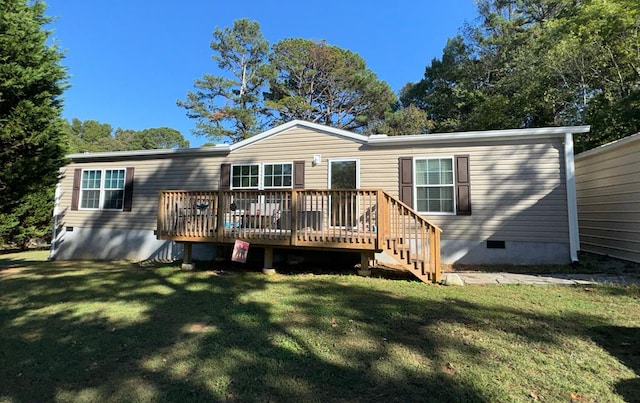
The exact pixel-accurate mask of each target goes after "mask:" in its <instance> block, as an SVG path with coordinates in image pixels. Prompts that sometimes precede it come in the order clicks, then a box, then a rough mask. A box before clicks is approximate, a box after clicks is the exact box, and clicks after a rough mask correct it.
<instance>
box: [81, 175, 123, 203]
mask: <svg viewBox="0 0 640 403" xmlns="http://www.w3.org/2000/svg"><path fill="white" fill-rule="evenodd" d="M91 171H100V188H99V189H84V188H83V187H82V179H83V178H84V173H85V172H91ZM106 171H123V172H124V183H123V186H122V208H119V209H115V208H105V207H104V202H105V193H106V191H107V190H120V189H106V188H105V180H106V177H107V175H106ZM87 190H98V191H99V199H98V207H82V196H83V195H84V192H85V191H87ZM126 192H127V168H120V167H113V168H111V167H108V168H86V169H83V170H82V172H81V173H80V194H79V195H78V198H79V199H78V210H106V211H124V201H125V199H126V195H125V193H126Z"/></svg>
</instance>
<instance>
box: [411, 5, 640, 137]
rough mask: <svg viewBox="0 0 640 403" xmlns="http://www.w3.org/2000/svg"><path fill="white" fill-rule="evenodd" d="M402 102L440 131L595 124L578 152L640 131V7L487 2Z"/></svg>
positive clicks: (433, 62)
mask: <svg viewBox="0 0 640 403" xmlns="http://www.w3.org/2000/svg"><path fill="white" fill-rule="evenodd" d="M478 14H479V23H478V24H477V25H475V26H467V27H466V28H465V30H464V31H463V34H462V35H460V36H458V37H456V38H454V39H452V40H450V41H449V43H448V44H447V46H446V47H445V48H444V51H443V55H442V58H441V59H434V60H433V61H432V62H431V64H430V65H428V66H427V68H426V69H425V76H424V78H423V79H422V80H421V81H419V82H417V83H413V84H409V85H408V86H407V87H406V91H404V93H403V94H401V102H402V104H403V105H405V106H407V105H410V104H413V105H416V106H418V107H420V108H423V109H424V110H426V111H427V113H428V115H429V117H430V118H431V119H432V120H433V121H434V131H454V130H469V129H499V128H514V127H537V126H548V125H574V124H591V125H592V131H591V134H590V135H589V136H588V137H582V138H579V141H578V147H579V148H582V149H584V148H589V147H593V146H595V145H598V144H601V143H603V142H607V141H610V140H613V139H616V138H619V137H621V136H624V135H628V134H632V133H635V132H637V131H640V118H639V117H638V116H640V109H639V106H640V103H639V98H640V94H639V93H638V91H640V69H639V66H640V3H638V2H637V1H636V0H608V1H604V0H582V1H574V0H481V1H479V2H478Z"/></svg>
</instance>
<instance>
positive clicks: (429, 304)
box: [0, 252, 640, 402]
mask: <svg viewBox="0 0 640 403" xmlns="http://www.w3.org/2000/svg"><path fill="white" fill-rule="evenodd" d="M44 257H46V252H30V253H24V254H13V255H11V254H5V255H0V301H2V302H1V305H0V324H1V332H0V401H7V402H24V401H179V402H184V401H199V400H209V401H325V402H326V401H379V402H387V401H402V402H406V401H427V400H428V401H443V402H450V401H487V402H496V401H498V402H499V401H504V402H513V401H536V400H540V401H571V400H575V401H607V402H609V401H624V400H627V401H631V400H634V399H638V398H639V397H640V379H639V378H638V375H637V374H638V373H640V348H639V344H638V343H639V340H640V304H639V302H640V301H639V299H640V289H638V288H637V287H622V286H620V287H613V286H607V287H599V286H592V287H587V288H585V287H550V286H497V285H496V286H467V287H444V286H438V285H430V284H423V283H419V282H411V281H401V280H395V281H391V280H384V279H374V278H360V277H355V276H346V275H345V276H340V275H298V276H296V275H286V276H284V275H276V276H264V275H262V274H258V273H237V272H232V271H217V272H214V271H199V272H192V273H189V272H181V271H180V270H179V269H178V267H176V266H170V265H169V266H165V267H153V266H151V267H141V266H138V265H133V264H128V263H95V262H53V263H50V262H43V261H42V259H43V258H44Z"/></svg>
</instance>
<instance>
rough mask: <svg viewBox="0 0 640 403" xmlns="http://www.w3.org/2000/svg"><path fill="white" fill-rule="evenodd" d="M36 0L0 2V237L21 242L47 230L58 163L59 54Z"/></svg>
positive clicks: (42, 8) (62, 76)
mask: <svg viewBox="0 0 640 403" xmlns="http://www.w3.org/2000/svg"><path fill="white" fill-rule="evenodd" d="M44 12H45V5H44V3H42V2H41V1H35V2H27V1H26V0H3V1H2V2H0V238H2V239H3V240H4V241H5V242H15V243H17V244H19V245H20V246H26V245H27V244H28V242H29V240H30V239H31V238H35V237H38V236H41V235H42V234H43V232H42V231H43V229H44V230H48V229H49V228H50V227H49V226H50V223H51V218H52V214H51V212H52V207H53V197H51V196H52V193H53V188H54V186H55V183H56V181H57V176H58V169H59V168H60V167H61V166H62V165H63V158H64V151H65V150H64V147H63V144H64V143H63V137H62V136H63V134H62V130H61V119H60V112H61V98H60V96H61V95H62V93H63V91H64V89H65V86H66V83H65V80H66V78H67V73H66V70H65V68H64V67H63V66H62V65H61V61H62V58H63V55H62V53H61V52H60V51H59V50H58V49H57V48H56V47H55V46H51V45H48V44H47V40H48V38H49V35H50V33H49V31H46V30H45V29H44V28H43V27H44V26H45V25H46V24H47V23H49V22H50V19H49V18H48V17H47V16H45V14H44Z"/></svg>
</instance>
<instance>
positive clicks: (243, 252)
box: [231, 239, 249, 263]
mask: <svg viewBox="0 0 640 403" xmlns="http://www.w3.org/2000/svg"><path fill="white" fill-rule="evenodd" d="M248 253H249V242H246V241H241V240H239V239H236V243H235V244H234V245H233V253H232V254H231V260H232V261H234V262H240V263H247V254H248Z"/></svg>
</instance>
